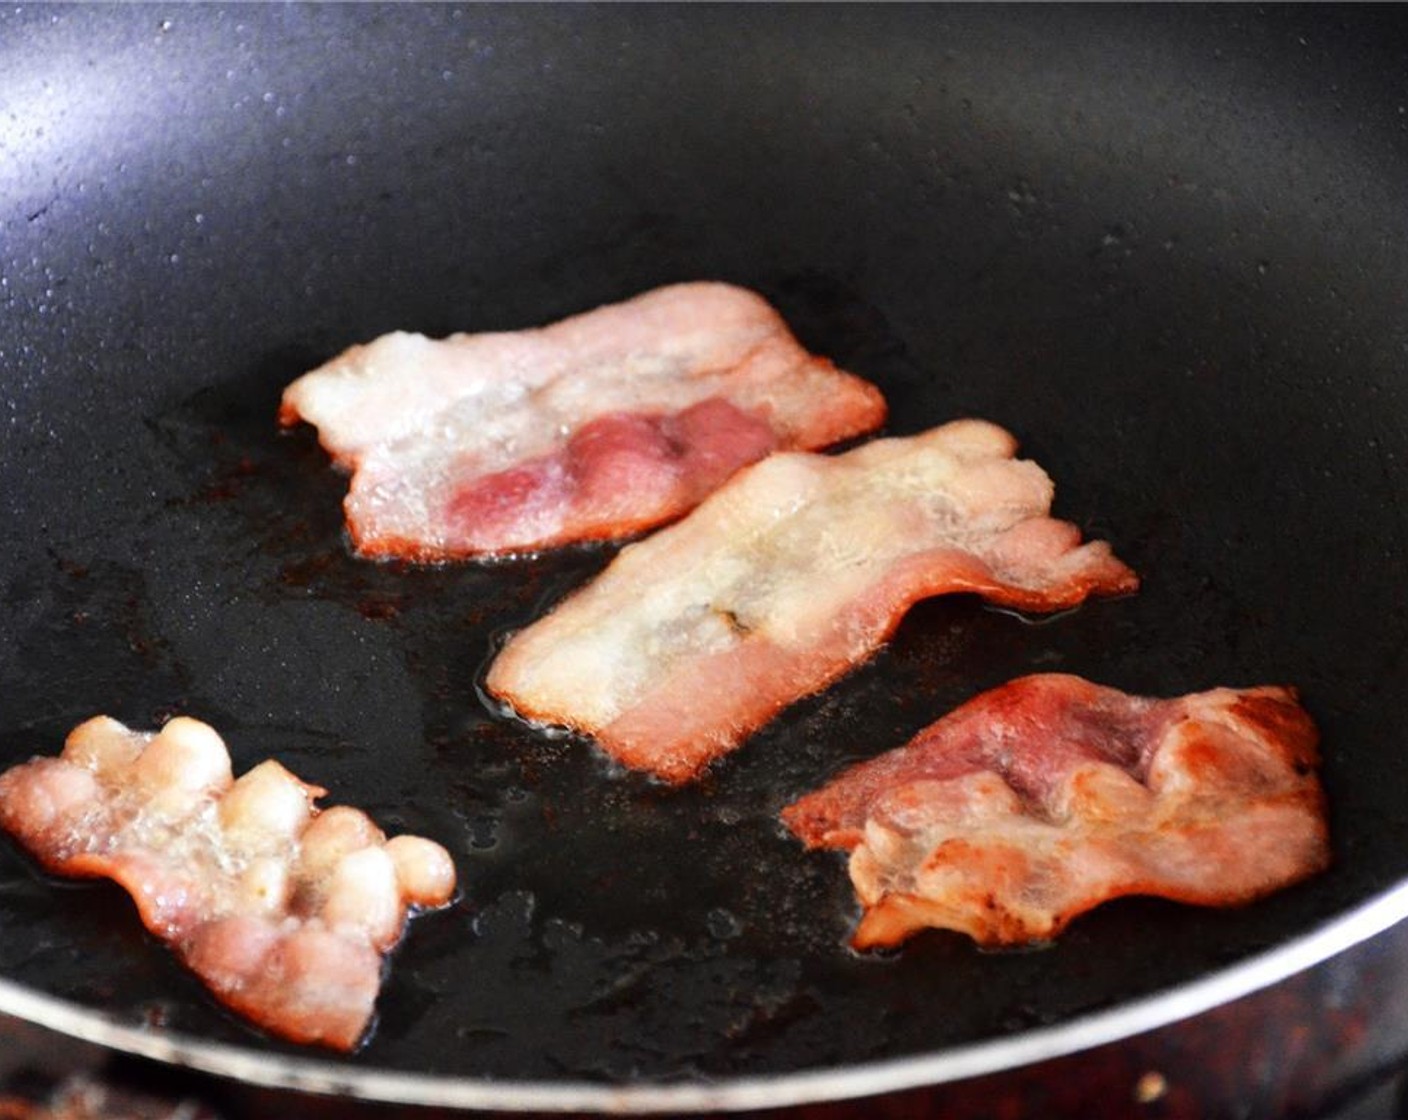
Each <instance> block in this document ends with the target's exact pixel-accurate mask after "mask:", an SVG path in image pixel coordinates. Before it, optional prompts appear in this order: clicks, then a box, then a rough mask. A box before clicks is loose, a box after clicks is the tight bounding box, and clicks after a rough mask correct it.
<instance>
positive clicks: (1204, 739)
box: [782, 674, 1329, 949]
mask: <svg viewBox="0 0 1408 1120" xmlns="http://www.w3.org/2000/svg"><path fill="white" fill-rule="evenodd" d="M1317 742H1318V735H1317V733H1316V730H1315V725H1314V724H1313V723H1312V722H1311V719H1310V717H1309V715H1307V714H1306V712H1305V710H1304V709H1303V708H1302V707H1301V706H1300V704H1299V703H1298V702H1297V699H1296V695H1295V693H1294V691H1292V690H1291V689H1288V688H1277V687H1263V688H1248V689H1240V690H1239V689H1230V688H1217V689H1213V690H1212V691H1210V692H1202V693H1197V694H1194V695H1190V696H1184V697H1181V698H1179V699H1174V700H1154V699H1147V698H1144V697H1138V696H1129V695H1126V694H1125V693H1123V692H1118V691H1116V690H1115V689H1112V688H1104V687H1101V686H1100V685H1095V684H1091V683H1090V682H1089V681H1086V680H1082V679H1081V678H1079V677H1073V676H1066V675H1061V674H1046V675H1038V676H1031V677H1023V678H1020V679H1018V680H1015V681H1012V682H1010V683H1008V684H1006V685H1003V686H1001V687H1000V688H995V689H993V690H992V691H990V692H985V693H983V694H982V695H980V696H978V697H976V698H975V699H973V700H971V701H969V702H968V703H967V704H965V705H963V706H962V707H961V708H959V709H957V710H956V711H954V712H952V713H950V714H949V715H947V716H945V717H944V718H943V719H941V720H939V721H938V722H937V723H934V724H932V725H930V726H929V727H928V728H926V729H925V730H923V731H921V732H920V733H919V734H918V735H917V736H915V738H914V739H913V740H912V741H911V742H910V743H909V744H907V745H906V746H903V747H900V748H899V749H897V750H893V751H890V752H889V753H888V754H883V755H881V756H879V757H878V758H875V759H872V760H871V761H869V762H865V763H862V764H861V765H859V766H856V767H854V768H853V769H851V770H849V771H847V772H846V773H844V774H842V775H841V776H840V777H839V778H837V779H836V780H835V781H833V782H832V783H830V784H829V785H827V786H826V787H824V788H823V789H821V790H819V791H817V792H815V793H812V794H809V795H808V796H806V797H804V798H802V799H801V800H800V801H798V802H796V803H795V804H793V805H790V806H788V807H787V808H786V809H785V810H783V813H782V818H783V820H784V821H785V822H786V824H787V826H788V827H789V828H791V829H792V831H793V832H794V833H796V834H797V836H798V837H800V838H801V839H802V840H803V841H804V842H805V843H806V844H807V846H808V847H811V848H843V849H849V850H850V851H851V859H850V873H851V882H852V883H853V884H854V886H855V888H856V893H857V895H859V897H860V901H861V903H862V904H863V905H864V907H865V916H864V917H863V918H862V920H861V922H860V925H859V927H858V928H857V929H856V932H855V936H854V938H853V944H854V945H855V946H856V947H857V948H861V949H869V948H874V947H879V946H892V945H897V944H899V943H900V942H901V941H903V940H904V939H905V938H907V937H909V936H910V935H911V934H913V933H915V932H917V931H918V930H921V929H924V928H926V927H931V926H932V927H938V928H943V929H953V930H959V931H961V932H963V933H966V934H968V935H969V936H970V937H972V938H973V939H974V940H976V941H979V942H981V943H983V944H985V945H1017V944H1023V943H1030V942H1039V941H1044V940H1047V939H1049V938H1052V937H1054V936H1055V935H1056V934H1058V933H1060V932H1061V930H1062V929H1063V928H1064V927H1065V926H1066V924H1067V923H1068V922H1070V921H1071V919H1072V918H1075V917H1076V916H1077V915H1079V914H1082V913H1084V912H1085V911H1087V910H1089V909H1091V908H1092V907H1094V906H1097V905H1099V904H1100V903H1102V902H1104V901H1106V900H1107V899H1111V898H1116V897H1119V896H1121V895H1130V894H1144V895H1161V896H1164V897H1166V898H1171V899H1175V900H1177V901H1179V902H1189V903H1197V904H1200V905H1206V906H1232V905H1236V904H1239V903H1244V902H1248V901H1251V900H1252V899H1255V898H1258V897H1260V896H1262V895H1265V894H1268V893H1270V892H1272V891H1275V890H1277V889H1279V888H1281V887H1284V886H1287V885H1289V884H1291V883H1294V882H1296V881H1298V880H1300V879H1303V878H1306V877H1307V876H1309V875H1312V874H1314V873H1315V872H1317V871H1320V870H1322V869H1323V868H1324V867H1325V866H1326V865H1327V863H1328V862H1329V841H1328V838H1327V833H1326V825H1325V809H1324V797H1323V794H1322V792H1321V789H1320V784H1319V782H1318V781H1317V779H1316V777H1315V774H1314V767H1315V766H1316V765H1317V762H1318V757H1317V750H1316V747H1317Z"/></svg>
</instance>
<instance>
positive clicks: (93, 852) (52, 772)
mask: <svg viewBox="0 0 1408 1120" xmlns="http://www.w3.org/2000/svg"><path fill="white" fill-rule="evenodd" d="M323 793H324V791H323V790H322V789H319V788H318V787H316V786H311V785H308V784H307V783H305V782H303V781H301V780H300V779H298V778H297V777H295V776H294V775H293V774H291V773H290V772H289V771H288V770H286V769H285V768H284V767H283V766H282V765H280V764H279V763H278V762H276V761H273V760H269V761H266V762H263V763H261V764H259V765H258V766H255V767H254V768H253V769H251V770H249V771H248V772H247V773H245V774H244V775H243V776H242V777H240V778H239V779H238V780H236V779H235V778H234V777H233V774H232V770H231V764H230V756H229V752H228V751H227V749H226V747H225V744H224V742H223V740H222V739H221V738H220V736H219V735H218V734H217V733H216V732H215V730H214V729H213V728H211V727H209V726H208V725H206V724H204V723H201V722H199V721H198V720H194V719H190V718H186V717H178V718H176V719H173V720H171V721H170V722H169V723H167V724H166V726H165V727H164V728H163V729H162V730H161V731H160V732H159V733H149V732H138V731H132V730H129V729H128V728H127V727H125V726H124V725H123V724H121V723H119V722H118V721H116V720H113V719H110V718H108V717H105V716H99V717H96V718H94V719H91V720H89V721H87V722H86V723H83V724H81V725H80V726H79V727H77V728H76V729H74V731H73V732H72V733H70V735H69V737H68V740H67V742H66V743H65V747H64V750H63V753H62V754H61V755H60V757H58V758H36V759H34V760H33V761H31V762H29V763H26V764H23V765H21V766H18V767H15V768H14V769H12V770H10V771H8V772H6V773H5V774H4V775H0V825H3V827H4V828H5V829H6V830H7V831H10V832H11V833H13V834H14V835H15V836H16V837H17V838H18V839H19V840H20V841H21V842H22V843H23V844H24V846H25V847H26V848H27V849H28V850H30V851H31V852H32V853H33V854H34V855H35V856H36V857H37V858H38V859H39V860H40V861H41V862H42V863H44V864H45V865H46V866H47V867H49V868H50V869H52V870H55V871H58V872H60V873H64V872H68V873H72V874H79V875H94V874H96V875H108V876H110V877H113V878H116V879H118V880H119V881H120V882H122V883H123V885H124V886H126V887H127V888H128V890H129V891H130V892H131V893H132V895H133V897H134V900H135V901H136V902H137V904H138V908H139V910H140V911H141V914H142V918H143V921H144V922H145V923H146V924H147V925H148V927H149V928H150V929H152V931H153V932H154V933H156V934H158V936H161V937H162V938H163V939H164V940H166V941H168V942H169V943H171V945H172V947H173V948H175V949H176V950H177V952H178V953H179V954H181V955H182V957H183V959H185V960H186V963H187V964H188V965H190V966H191V967H192V968H193V969H194V970H195V971H196V972H197V973H198V974H199V975H200V976H201V978H202V979H203V980H204V981H205V982H206V983H207V985H208V986H210V987H211V989H212V990H213V991H214V992H215V994H216V996H217V998H220V999H222V1001H224V1002H227V1003H230V1004H231V1006H233V1007H234V1008H235V1009H236V1010H239V1011H242V1012H243V1013H245V1014H248V1015H249V1016H250V1017H251V1018H254V1019H255V1020H256V1021H257V1022H260V1023H261V1025H264V1026H266V1027H267V1028H268V1029H270V1030H272V1031H274V1032H275V1033H278V1034H283V1035H285V1036H286V1037H291V1038H294V1039H295V1040H296V1041H312V1042H322V1043H324V1044H327V1045H331V1046H334V1047H336V1048H340V1049H347V1048H350V1046H351V1045H353V1044H354V1043H355V1042H356V1040H357V1038H358V1037H359V1036H360V1034H361V1032H362V1029H363V1028H364V1027H365V1025H366V1023H367V1021H368V1019H369V1017H370V1013H371V999H372V998H374V996H375V992H376V988H377V986H378V984H379V982H380V981H379V975H378V973H379V968H380V965H379V961H378V956H377V954H380V953H385V952H386V951H388V950H389V949H390V948H391V947H392V946H394V945H395V943H396V942H397V941H398V940H399V938H400V936H401V931H402V928H403V926H404V924H405V920H406V917H407V913H408V910H409V909H410V908H411V907H436V906H441V905H444V904H445V903H446V902H448V901H449V899H450V897H451V896H452V895H453V893H454V890H455V870H454V865H453V863H452V861H451V860H450V856H449V854H448V853H447V852H446V851H445V849H444V848H442V847H441V846H440V845H438V844H436V843H434V842H433V841H430V840H426V839H423V838H421V837H416V836H398V837H395V838H394V839H392V840H389V841H388V840H387V839H386V837H385V836H384V835H383V834H382V832H381V830H380V829H378V828H377V827H376V825H375V824H373V823H372V821H371V820H370V818H368V817H367V816H366V814H364V813H362V812H360V811H359V810H356V809H351V808H346V807H335V808H332V809H329V810H326V811H321V812H320V811H319V810H318V809H317V808H316V807H315V805H314V801H315V800H316V798H318V797H320V796H321V795H322V794H323ZM314 943H320V944H321V945H322V946H323V948H324V949H325V950H326V952H327V956H326V957H325V959H326V961H328V962H339V964H340V965H341V966H342V967H345V972H346V974H345V975H341V976H340V975H339V974H338V969H337V968H334V967H332V965H331V963H328V964H324V963H322V962H319V961H312V962H310V963H309V964H308V966H307V967H295V962H297V961H298V960H299V959H300V956H299V955H300V953H304V952H305V951H306V950H307V948H308V946H310V945H312V944H314ZM270 961H278V962H282V967H284V968H285V972H286V975H283V976H281V980H282V981H286V984H283V985H282V986H281V985H275V984H272V983H266V982H265V981H266V979H267V976H266V972H267V968H268V962H270ZM342 983H345V985H346V990H345V991H341V992H339V991H338V990H337V986H338V985H339V984H342ZM300 984H303V985H304V987H306V988H309V989H318V990H308V991H300V990H298V988H299V985H300Z"/></svg>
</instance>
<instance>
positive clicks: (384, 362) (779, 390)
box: [279, 283, 885, 560]
mask: <svg viewBox="0 0 1408 1120" xmlns="http://www.w3.org/2000/svg"><path fill="white" fill-rule="evenodd" d="M279 416H280V420H281V422H282V423H284V424H286V425H289V424H294V423H296V422H297V421H298V420H300V419H302V420H307V421H308V422H309V423H311V424H314V425H316V427H317V428H318V438H319V440H320V441H321V442H322V444H323V446H324V447H325V448H326V449H327V450H328V451H329V452H330V453H331V454H332V455H333V457H334V459H335V460H336V461H337V462H338V463H339V464H341V465H343V466H345V467H348V468H351V469H352V470H353V471H354V473H353V476H352V482H351V489H350V491H349V493H348V495H347V499H346V502H345V503H344V509H345V511H346V515H347V525H348V529H349V530H350V532H351V535H352V538H353V540H354V542H355V543H356V547H357V550H358V551H359V552H361V553H362V554H363V555H366V556H400V557H405V558H410V559H415V560H444V559H452V558H455V557H468V556H479V555H493V554H511V553H522V552H529V551H532V550H536V549H542V548H547V547H549V546H553V545H561V544H566V543H569V542H572V541H584V540H602V539H611V538H618V537H625V536H630V535H632V534H635V533H638V532H641V531H643V530H645V529H649V528H652V527H654V526H656V525H659V524H662V523H663V522H666V521H670V520H673V519H674V518H677V517H679V516H680V515H682V514H684V513H685V512H687V511H688V510H689V509H691V508H693V507H694V506H695V505H696V504H698V502H699V501H700V500H701V499H703V498H704V497H705V496H706V495H707V494H709V493H710V492H711V491H713V490H714V489H715V488H716V487H718V486H719V484H720V483H722V482H723V481H724V480H725V479H727V478H728V477H729V476H730V475H731V474H733V472H734V471H736V470H737V469H738V468H739V467H741V466H743V465H744V464H747V463H752V462H754V461H756V460H758V459H761V458H762V457H763V456H765V455H767V454H768V453H769V452H771V451H774V450H777V449H810V448H817V447H824V446H826V445H828V444H832V443H835V442H837V441H839V440H843V439H847V438H849V437H851V436H855V435H859V434H861V433H863V432H868V431H871V430H873V429H874V428H876V427H878V426H879V425H880V424H881V422H882V421H883V420H884V417H885V404H884V400H883V398H882V397H881V395H880V393H879V391H878V390H877V389H876V388H875V387H874V386H872V385H870V384H869V383H867V382H865V381H862V380H861V379H860V378H858V377H854V376H852V375H851V374H848V373H843V372H842V371H840V370H838V369H837V368H836V367H835V366H833V365H832V364H831V363H830V362H829V361H827V360H826V359H824V358H818V357H814V356H813V355H811V354H809V353H807V351H806V350H804V349H803V348H802V347H801V346H800V345H799V344H798V343H797V340H796V339H795V338H793V337H792V335H791V333H790V332H789V331H788V329H787V326H786V324H785V323H784V322H783V321H782V319H781V318H779V317H778V315H777V313H776V312H775V311H774V310H773V309H772V308H771V307H770V306H769V305H768V304H767V302H766V301H764V300H763V299H762V298H760V297H759V296H757V295H755V294H754V293H752V292H749V291H745V290H743V289H741V288H735V287H731V286H729V285H726V284H715V283H696V284H678V285H674V286H671V287H666V288H659V289H656V290H655V291H652V292H647V293H646V294H644V295H641V296H637V297H636V298H635V299H632V300H628V301H626V302H625V303H618V304H614V305H611V306H607V307H601V308H598V309H597V310H595V311H590V312H587V313H586V314H582V315H576V316H574V317H572V318H569V319H564V320H562V321H561V322H559V323H555V324H553V325H551V326H548V327H543V328H540V329H534V330H523V331H516V332H512V333H494V334H456V335H452V336H450V337H449V338H446V339H444V340H442V341H433V340H431V339H428V338H425V337H423V336H421V335H417V334H406V333H403V332H397V333H394V334H388V335H383V336H382V337H381V338H378V339H376V340H375V341H374V342H371V343H368V344H367V345H365V346H354V347H352V348H351V349H350V350H348V351H346V352H345V353H343V354H341V355H339V356H338V357H336V358H334V359H333V360H332V361H330V362H328V363H327V364H326V365H324V366H321V367H320V368H318V369H316V370H313V371H312V372H311V373H308V374H305V375H304V376H303V377H301V378H299V379H298V380H297V381H295V382H294V383H293V384H292V385H290V386H289V387H288V388H287V389H286V390H285V391H284V396H283V405H282V407H281V409H280V413H279Z"/></svg>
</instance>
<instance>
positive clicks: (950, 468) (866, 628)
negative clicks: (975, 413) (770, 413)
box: [487, 420, 1138, 782]
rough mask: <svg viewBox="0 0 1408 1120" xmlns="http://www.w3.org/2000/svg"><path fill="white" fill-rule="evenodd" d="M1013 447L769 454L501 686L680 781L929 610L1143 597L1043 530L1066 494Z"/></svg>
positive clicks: (566, 618) (958, 433)
mask: <svg viewBox="0 0 1408 1120" xmlns="http://www.w3.org/2000/svg"><path fill="white" fill-rule="evenodd" d="M1015 449H1016V441H1015V440H1014V439H1013V438H1012V436H1011V435H1009V434H1008V433H1007V432H1005V431H1003V430H1002V429H1001V428H998V427H996V426H995V425H992V424H988V423H985V422H983V421H979V420H963V421H958V422H955V423H952V424H946V425H944V426H943V427H941V428H936V429H934V430H932V431H929V432H926V433H924V434H922V435H918V436H912V437H909V438H906V439H892V440H879V441H876V442H874V443H870V444H867V445H865V446H863V447H859V448H857V449H855V450H854V451H850V452H848V453H846V454H844V455H839V456H835V457H827V456H822V455H808V454H802V453H795V454H785V455H773V456H771V457H770V458H768V459H766V460H765V461H763V462H762V463H759V464H757V465H755V466H753V467H750V468H749V469H747V470H746V471H743V472H741V473H740V474H739V475H738V476H736V477H735V478H734V479H733V480H732V481H731V482H730V483H729V484H728V485H727V486H725V487H724V488H723V489H721V490H720V491H718V492H717V493H716V494H714V495H713V497H711V498H710V499H709V500H708V501H706V502H705V503H704V504H703V505H702V506H700V507H699V509H697V510H695V511H694V513H692V514H691V515H690V516H689V517H688V518H686V519H685V520H684V521H682V522H680V523H679V524H678V525H674V526H672V527H670V528H669V529H666V530H664V531H662V532H659V533H657V534H655V535H654V536H652V537H650V538H649V539H647V540H644V541H641V542H639V543H636V544H633V545H631V546H629V547H627V548H626V549H624V550H623V551H622V552H621V554H620V555H619V556H618V557H617V558H616V560H615V561H614V562H613V563H612V564H611V565H610V567H608V568H607V569H606V571H605V572H604V573H602V575H601V576H599V577H598V578H597V579H596V581H595V582H593V583H592V584H590V585H589V586H588V587H586V588H585V589H583V590H582V591H580V592H578V593H577V594H576V595H574V596H572V597H571V598H569V599H567V600H566V601H564V602H563V603H562V604H561V605H560V606H559V607H558V608H557V609H556V610H554V611H553V612H552V613H551V614H550V615H548V616H547V617H546V618H544V619H542V620H541V621H539V622H537V623H535V624H534V625H532V626H530V627H529V628H528V629H526V630H524V631H522V632H520V633H519V634H517V635H516V636H515V637H514V638H513V639H512V640H511V641H510V642H509V643H508V645H507V646H506V647H505V648H504V650H503V651H502V653H501V654H500V655H499V657H498V659H497V660H496V661H495V663H494V665H493V667H492V669H491V670H490V672H489V676H488V681H487V684H488V688H489V691H490V692H491V693H493V694H494V695H495V696H497V697H499V698H501V699H503V700H506V701H508V702H509V703H510V704H512V706H513V707H514V709H515V710H516V711H517V712H518V714H520V715H522V716H524V717H527V718H529V719H533V720H539V721H543V722H549V723H555V724H562V725H566V726H568V727H571V728H573V729H575V730H577V731H580V732H585V733H587V734H590V735H594V736H595V737H596V739H597V742H598V743H600V744H601V746H602V747H603V748H605V750H606V751H607V752H608V753H610V754H611V755H612V756H613V757H614V758H616V759H618V760H619V761H620V762H622V763H624V764H625V765H627V766H630V767H633V768H635V769H639V770H647V771H650V772H651V773H653V774H655V775H657V776H658V777H660V778H663V779H664V780H665V781H668V782H684V781H688V780H689V779H690V778H693V777H694V776H695V775H696V774H698V772H699V771H700V770H701V769H702V768H703V767H704V766H706V765H707V764H708V763H709V762H710V760H712V759H714V758H716V757H718V756H719V755H721V754H724V753H726V752H728V751H730V750H732V749H734V748H735V747H736V746H737V745H738V744H739V743H740V742H741V741H742V740H743V738H744V737H745V736H747V735H748V734H749V733H750V732H752V731H754V730H755V729H756V728H758V727H760V726H762V725H763V724H764V723H766V722H767V721H768V720H769V719H771V718H772V717H773V716H774V715H776V714H777V713H778V712H779V711H780V710H781V709H782V708H783V707H785V706H786V705H787V704H789V703H791V702H792V701H794V700H796V699H798V698H799V697H802V696H805V695H807V694H809V693H812V692H815V691H817V690H819V689H821V688H822V687H824V686H825V685H826V684H827V683H828V682H830V681H832V680H834V679H835V678H836V677H838V676H840V675H841V674H842V673H844V672H846V671H847V670H848V669H849V668H851V667H852V666H854V665H856V664H857V663H858V662H860V661H862V660H864V659H865V658H866V657H868V656H869V655H870V654H871V653H872V652H873V651H874V650H875V649H876V648H877V647H878V646H879V645H880V644H881V642H883V641H884V640H885V638H886V637H888V636H889V634H890V633H891V632H892V631H893V630H894V628H895V626H896V625H898V623H899V620H900V618H901V617H902V616H903V615H904V613H905V611H906V610H908V609H909V607H910V606H911V605H912V604H913V603H915V602H916V601H917V600H919V599H923V598H927V597H928V596H931V595H942V594H945V593H947V592H951V591H971V592H976V593H978V594H980V595H982V596H983V597H984V598H985V599H988V600H990V601H991V602H994V603H1000V604H1004V605H1007V606H1011V607H1017V608H1021V609H1023V610H1031V611H1050V610H1058V609H1061V608H1064V607H1070V606H1074V605H1075V604H1077V603H1079V602H1081V601H1082V600H1083V599H1085V598H1086V596H1088V595H1092V594H1102V595H1109V594H1115V593H1118V592H1125V591H1132V590H1134V588H1135V587H1136V586H1137V582H1138V581H1137V579H1136V577H1135V575H1134V573H1133V572H1131V571H1130V570H1129V569H1128V568H1127V567H1125V565H1124V564H1122V563H1121V562H1120V561H1119V560H1117V559H1116V558H1115V557H1114V556H1113V555H1112V554H1111V552H1110V549H1109V546H1108V545H1106V544H1105V543H1104V542H1094V543H1090V544H1084V545H1082V544H1081V543H1080V533H1079V531H1078V530H1077V529H1076V528H1075V526H1073V525H1070V524H1067V523H1066V522H1062V521H1054V520H1052V519H1051V518H1050V517H1048V516H1047V511H1048V510H1049V509H1050V507H1051V499H1052V493H1053V489H1052V485H1051V480H1050V479H1049V478H1047V476H1046V474H1045V472H1043V471H1042V470H1041V468H1040V467H1038V466H1037V465H1036V464H1035V463H1031V462H1025V461H1018V460H1014V459H1013V458H1012V456H1013V453H1014V452H1015Z"/></svg>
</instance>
